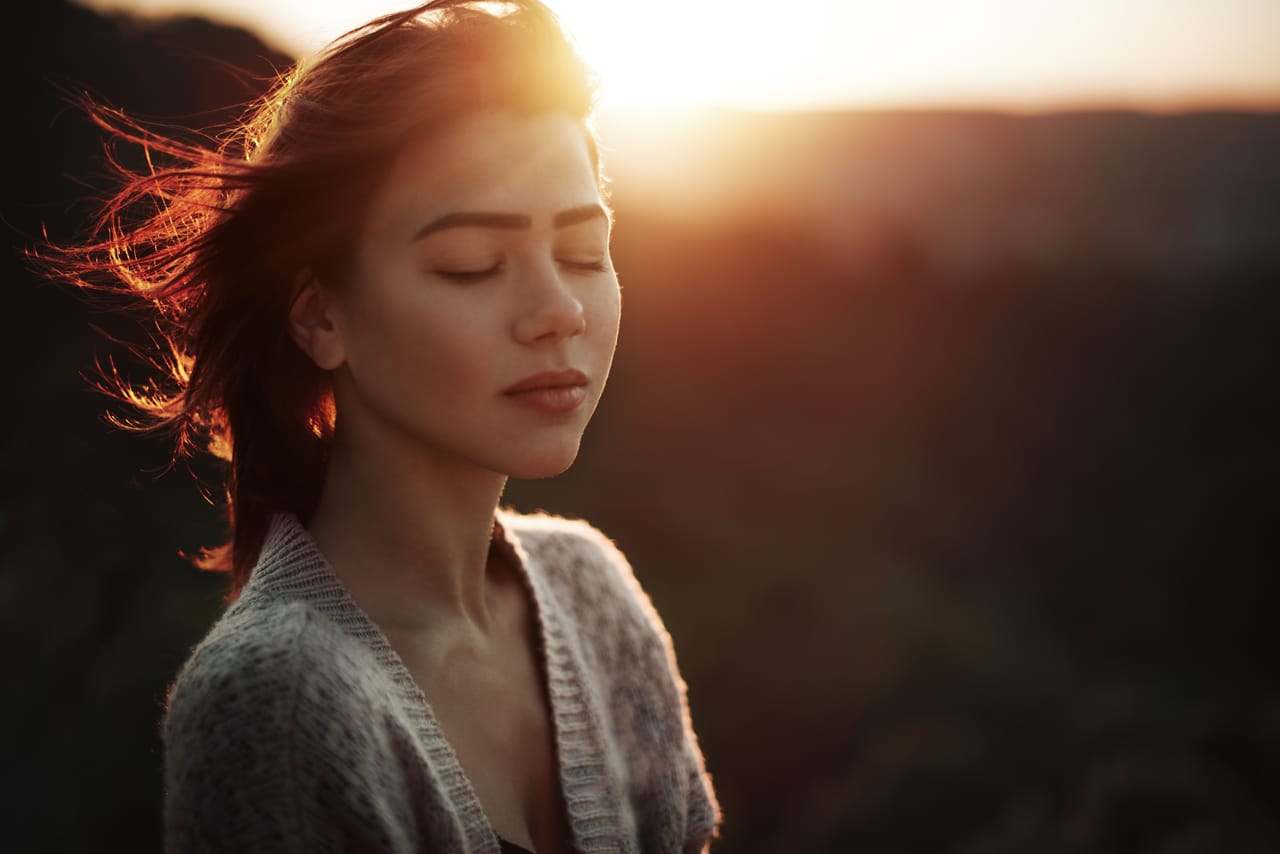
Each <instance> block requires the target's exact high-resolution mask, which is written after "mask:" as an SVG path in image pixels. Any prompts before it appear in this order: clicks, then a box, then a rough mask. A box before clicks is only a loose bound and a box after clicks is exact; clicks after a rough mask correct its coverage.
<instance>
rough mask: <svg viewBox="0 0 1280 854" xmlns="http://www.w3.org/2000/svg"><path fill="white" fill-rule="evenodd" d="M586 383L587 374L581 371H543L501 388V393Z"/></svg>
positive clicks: (567, 386)
mask: <svg viewBox="0 0 1280 854" xmlns="http://www.w3.org/2000/svg"><path fill="white" fill-rule="evenodd" d="M586 384H587V375H586V374H584V373H583V372H582V371H574V370H568V371H543V372H542V373H540V374H534V375H533V376H531V377H525V378H524V379H522V380H520V382H518V383H515V384H514V385H510V386H508V387H506V388H504V389H503V390H502V393H503V394H521V393H523V392H528V391H538V390H540V389H550V388H571V387H573V386H584V385H586Z"/></svg>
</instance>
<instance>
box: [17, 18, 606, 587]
mask: <svg viewBox="0 0 1280 854" xmlns="http://www.w3.org/2000/svg"><path fill="white" fill-rule="evenodd" d="M594 97H595V85H594V79H593V78H592V76H591V75H590V73H589V72H588V70H587V69H586V67H585V66H584V65H583V64H582V62H581V60H580V59H579V57H578V55H577V53H576V52H575V50H574V49H573V46H572V44H571V43H570V41H569V40H568V39H567V37H566V36H565V34H564V31H563V30H562V29H561V27H560V25H559V23H558V22H557V20H556V19H555V17H554V15H553V14H552V13H551V12H550V11H549V10H548V9H547V8H546V7H544V6H543V5H542V4H541V3H539V2H537V0H506V2H502V3H498V4H495V3H492V2H477V0H433V1H432V2H429V3H425V4H423V5H421V6H418V7H416V8H414V9H409V10H406V11H404V12H400V13H396V14H392V15H387V16H385V17H382V18H379V19H377V20H375V21H372V22H370V23H369V24H366V25H365V26H363V27H360V28H358V29H356V30H353V31H352V32H350V33H348V34H347V35H345V36H343V37H342V38H340V39H339V40H338V41H336V42H334V44H333V45H331V46H330V47H329V48H328V49H326V50H325V51H324V52H323V53H321V54H320V55H319V57H318V58H317V59H316V60H315V61H314V62H311V63H299V65H298V66H296V67H295V68H294V69H293V70H292V71H290V72H289V73H287V74H285V75H283V76H282V77H281V78H280V79H279V80H278V81H277V82H276V84H275V86H274V88H273V89H272V90H271V91H270V92H269V93H268V94H267V95H266V96H265V97H264V98H263V99H262V100H261V101H260V102H258V103H257V104H255V105H254V107H253V108H252V109H251V110H250V112H249V113H248V117H247V119H246V120H245V121H243V122H242V123H240V124H239V125H237V126H236V127H235V128H234V129H233V130H231V131H229V132H227V133H225V134H224V135H223V136H222V141H221V143H220V144H216V145H210V146H204V145H199V144H190V143H185V142H180V141H178V140H175V139H173V138H170V137H168V136H166V135H163V134H159V133H156V132H153V131H150V130H147V129H145V128H143V127H142V126H140V125H138V124H137V123H135V122H132V121H130V120H128V119H127V118H125V117H124V116H123V115H122V114H120V113H118V112H115V111H112V110H108V109H105V108H103V107H100V106H96V105H93V104H88V105H87V106H88V108H89V113H90V115H91V117H92V118H93V119H94V120H95V121H96V122H97V123H98V124H99V125H100V126H101V127H102V128H104V129H105V130H107V131H109V132H110V133H111V134H113V135H114V136H115V137H117V138H120V139H123V140H125V141H127V142H130V143H133V144H136V145H138V146H141V147H142V149H143V150H144V151H145V152H146V153H147V163H148V165H149V167H150V168H149V169H148V170H147V171H145V172H144V173H141V174H139V173H136V172H132V171H130V170H127V169H125V168H124V167H121V166H119V165H118V161H115V160H112V164H113V165H115V166H116V169H117V171H118V172H119V173H120V174H121V176H122V177H123V179H124V186H123V188H122V189H121V190H120V191H119V192H118V193H117V194H116V195H115V196H114V197H113V198H111V199H110V200H109V201H108V203H107V204H106V205H105V207H104V211H103V214H102V216H101V218H100V220H99V221H98V223H97V227H96V230H95V232H94V235H95V236H94V238H93V239H91V240H90V241H88V242H85V243H83V244H80V245H76V246H69V247H68V246H54V247H46V248H45V249H44V250H42V251H41V252H40V253H39V255H38V257H37V258H36V262H37V264H39V265H42V266H43V267H44V269H45V271H46V272H47V273H49V274H50V275H52V276H55V277H57V278H60V279H63V280H66V281H69V282H71V283H73V284H75V285H77V286H79V287H81V288H85V289H89V290H92V291H103V290H105V291H110V292H114V293H120V294H124V295H125V296H126V297H128V298H130V299H131V300H132V301H133V302H136V303H138V304H139V305H141V306H142V307H143V308H144V309H145V310H146V311H147V313H148V314H149V315H151V316H152V317H153V318H154V320H155V322H156V324H157V327H158V329H159V336H158V337H157V339H156V341H155V342H154V343H155V346H154V347H153V348H152V349H151V350H150V351H149V352H145V353H144V355H145V356H147V358H148V360H149V361H150V362H151V364H152V365H154V366H155V367H156V368H157V369H159V372H160V378H158V379H156V380H153V381H151V382H148V383H147V384H145V385H139V384H136V383H132V382H129V381H127V380H125V379H123V378H122V377H121V376H120V375H119V374H117V373H116V372H115V371H114V370H108V371H106V372H104V373H103V379H104V381H105V383H106V386H107V387H108V388H109V390H111V391H112V392H113V393H114V394H115V395H116V396H117V397H118V398H119V399H121V400H123V401H124V402H125V403H127V404H128V405H129V406H130V407H131V408H132V409H133V411H134V412H135V415H134V416H132V417H129V418H126V419H120V423H123V424H125V425H126V426H129V427H132V428H134V429H140V430H148V431H164V432H166V433H168V434H170V435H171V436H172V437H173V439H174V442H175V453H176V455H178V456H188V455H191V454H193V453H197V452H200V451H204V450H208V451H211V452H212V453H213V454H214V455H216V456H217V457H219V458H220V459H222V460H225V461H226V462H227V463H229V471H228V477H227V484H226V495H227V513H228V518H229V522H230V525H231V542H230V543H228V544H227V545H226V546H223V547H221V548H219V549H214V550H210V551H206V552H205V553H204V554H203V556H202V558H201V560H200V563H201V564H202V565H204V566H206V567H207V568H215V569H229V570H231V595H232V596H234V595H236V594H237V593H238V592H239V590H240V588H241V587H242V586H243V585H244V583H245V581H247V580H248V576H249V573H250V571H251V569H252V567H253V564H254V562H255V561H256V560H257V555H258V552H259V550H260V549H261V547H262V542H263V539H264V537H265V535H266V531H267V527H268V525H269V523H270V520H271V516H272V515H273V514H274V513H277V512H281V511H285V512H292V513H295V514H297V515H298V516H300V517H301V518H303V519H304V520H305V519H307V518H309V517H310V515H311V513H312V512H313V510H314V508H315V504H316V501H317V499H318V496H319V490H320V485H321V482H322V479H323V477H324V470H325V464H326V460H327V455H328V448H329V443H330V439H331V436H332V432H333V426H334V412H333V402H332V392H331V388H330V383H329V377H328V375H327V373H325V372H323V371H321V370H319V369H318V368H317V367H316V366H315V365H314V364H313V363H312V362H311V360H310V359H309V358H307V357H306V356H305V355H304V354H303V353H302V352H301V351H300V350H299V349H298V348H297V347H296V345H295V344H294V343H293V341H292V339H291V338H290V336H289V334H288V332H287V327H286V318H287V313H288V306H289V300H290V298H291V296H292V292H293V288H294V285H295V282H296V281H297V280H298V279H299V276H301V275H302V274H303V273H304V272H307V273H310V274H313V275H315V276H317V277H318V278H319V279H320V280H321V281H328V282H332V283H334V284H338V283H341V282H342V281H343V279H344V276H345V273H346V268H347V265H348V263H349V260H350V257H351V254H352V251H353V247H354V241H355V239H356V236H357V230H358V228H359V227H360V225H361V220H362V212H363V211H364V209H365V207H366V204H367V202H368V199H369V197H370V195H371V192H372V190H373V188H376V187H377V186H378V184H379V182H380V179H381V177H382V176H383V174H384V172H385V170H386V168H387V167H388V165H389V163H390V161H391V160H392V158H393V156H394V155H395V153H396V152H397V151H398V150H399V149H400V148H402V147H403V146H404V145H405V144H406V143H407V142H408V141H410V140H417V139H422V138H423V137H424V135H429V134H431V133H432V132H433V131H435V130H438V129H439V128H441V127H444V126H447V125H449V124H450V123H451V122H456V121H457V120H458V119H459V118H461V117H463V116H466V115H468V114H470V113H473V112H475V111H477V110H482V109H486V108H495V107H497V108H507V109H517V110H521V111H529V112H537V111H544V110H557V111H565V112H567V113H569V114H570V115H572V116H574V117H576V118H578V119H579V120H580V121H581V122H582V124H583V128H584V131H585V132H586V133H587V138H588V141H589V145H590V149H591V154H592V157H593V159H595V158H596V157H597V155H596V151H597V147H596V143H595V139H594V136H593V135H592V133H591V130H590V124H589V120H590V115H591V111H592V108H593V104H594ZM596 168H597V171H598V170H599V165H598V160H597V163H596Z"/></svg>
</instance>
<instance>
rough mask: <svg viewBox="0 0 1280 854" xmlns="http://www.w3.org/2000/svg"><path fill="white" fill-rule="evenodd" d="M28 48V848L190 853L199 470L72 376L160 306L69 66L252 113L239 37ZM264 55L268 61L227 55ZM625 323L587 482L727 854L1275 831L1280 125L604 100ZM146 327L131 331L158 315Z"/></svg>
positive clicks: (247, 63)
mask: <svg viewBox="0 0 1280 854" xmlns="http://www.w3.org/2000/svg"><path fill="white" fill-rule="evenodd" d="M20 8H21V9H22V10H23V14H25V15H26V17H25V18H23V19H22V20H21V22H20V23H21V24H22V25H21V26H12V27H9V28H8V29H6V30H5V31H4V35H3V36H2V37H0V38H3V39H4V47H5V50H4V53H3V56H4V59H3V62H4V63H5V66H6V67H5V73H4V74H3V75H2V78H3V79H4V81H5V85H6V87H7V92H6V94H7V95H8V99H7V102H8V103H9V104H11V105H13V106H12V111H13V115H14V116H15V117H17V120H16V121H13V122H11V123H10V131H9V133H8V134H7V135H6V138H5V143H4V144H5V145H6V146H7V149H6V155H7V156H6V158H5V163H6V164H7V168H6V169H5V170H4V192H3V196H2V197H0V198H2V199H3V209H2V210H0V214H3V218H4V219H3V221H4V224H5V226H6V230H5V233H6V235H7V238H8V241H9V245H10V251H9V252H6V253H5V257H4V260H3V261H2V262H0V263H3V264H4V265H5V266H4V268H3V270H4V273H5V283H6V287H4V288H3V290H0V295H2V296H0V300H3V303H2V305H3V308H4V310H5V315H6V316H7V317H9V318H11V319H16V320H17V321H18V322H15V323H11V327H12V328H11V329H10V330H9V332H8V334H7V335H6V336H4V338H3V339H2V340H3V344H2V346H3V347H4V348H5V350H4V355H5V359H4V365H5V370H4V374H3V376H4V383H5V387H4V399H6V400H8V401H10V404H9V405H10V407H11V409H10V411H11V415H10V417H8V418H6V419H3V420H2V421H0V638H2V639H3V644H2V645H0V649H3V653H4V661H5V665H6V669H5V672H6V674H7V675H8V676H9V678H10V680H11V684H12V685H13V686H14V687H13V689H12V690H11V694H10V696H11V698H12V699H11V701H10V702H9V703H7V704H6V705H5V709H4V712H3V714H4V715H5V719H4V723H5V724H6V725H7V729H8V731H9V732H10V733H11V734H13V737H11V738H10V739H7V740H6V741H5V743H4V745H3V747H0V768H2V769H3V772H0V773H2V775H0V795H3V797H4V798H5V802H6V803H7V804H9V805H10V809H11V811H12V812H13V814H14V815H16V816H19V817H20V819H19V821H17V822H10V825H9V827H8V828H7V829H6V831H5V833H6V835H13V839H12V840H6V841H7V842H9V844H6V845H4V846H3V847H4V848H5V850H22V851H26V850H32V851H46V850H47V851H62V850H80V849H84V848H88V847H91V846H92V845H94V844H95V843H96V842H97V841H98V840H100V839H103V838H107V837H108V836H109V837H111V838H114V839H117V840H130V841H136V845H137V847H139V848H154V847H156V846H157V844H158V834H159V824H158V818H159V806H160V797H161V791H160V780H159V767H160V752H159V739H158V736H157V734H156V731H155V726H156V723H157V721H158V719H159V714H160V708H161V702H162V699H163V696H164V689H165V686H166V684H167V682H168V680H169V679H170V678H171V677H172V675H173V674H174V672H175V671H176V669H177V667H178V665H179V663H180V662H181V661H182V659H183V658H184V656H185V654H186V651H187V649H188V648H189V647H190V645H191V644H193V643H194V642H195V641H196V640H197V639H198V638H199V637H200V635H201V634H202V633H203V631H204V630H205V629H206V628H207V627H208V625H209V624H210V623H211V622H212V620H213V619H214V617H215V616H216V613H217V610H218V607H219V597H220V595H221V592H222V587H221V583H220V580H219V579H217V578H213V577H210V576H206V575H201V574H200V573H198V572H196V571H195V570H193V569H190V568H189V567H188V566H187V565H186V564H184V563H183V562H182V561H181V559H180V558H178V557H177V553H178V551H179V550H191V549H194V548H196V547H198V546H200V545H203V544H206V543H208V542H210V541H212V540H214V539H215V538H216V537H217V534H218V526H217V515H216V512H215V511H214V510H213V508H211V507H209V506H208V505H207V504H205V503H204V502H203V500H202V499H201V497H200V495H199V491H198V489H197V488H196V487H195V486H194V485H193V484H192V483H191V482H190V479H189V478H188V477H187V476H186V473H185V472H183V471H181V470H179V471H175V472H173V473H170V474H168V475H166V476H163V477H157V476H155V474H154V472H155V471H156V470H158V469H159V468H162V467H163V465H164V463H165V461H166V460H167V454H166V449H165V448H164V447H163V446H161V445H159V444H155V443H149V442H146V441H144V440H141V439H139V438H137V437H131V436H123V435H121V434H119V433H116V432H113V431H110V430H109V429H108V428H106V427H105V426H104V425H103V424H102V423H101V421H100V420H99V414H100V412H101V411H102V409H103V408H104V405H105V401H104V400H103V399H102V398H101V397H99V396H97V395H95V394H94V393H93V392H92V391H91V390H90V389H89V388H88V385H87V384H86V383H85V382H84V380H83V379H82V378H81V376H80V373H81V372H86V371H90V370H91V369H92V361H93V358H94V355H95V354H98V355H105V354H107V353H110V352H113V351H112V348H111V347H110V346H109V344H108V343H107V342H106V341H105V340H104V339H102V338H101V337H100V336H97V335H95V333H93V331H92V330H91V329H90V326H89V325H90V324H91V323H94V324H105V325H107V326H108V327H109V329H110V331H112V332H113V333H119V334H129V332H130V330H129V329H128V327H127V326H125V325H122V324H121V323H120V322H119V321H118V320H117V319H113V318H111V317H110V316H109V315H107V314H104V313H103V312H101V311H96V310H94V309H92V308H91V307H88V306H86V305H84V304H82V303H81V302H79V301H78V300H77V299H76V298H74V297H73V296H71V295H68V294H66V293H64V292H62V291H60V290H58V289H56V288H53V287H47V286H46V287H41V286H38V285H37V284H36V283H35V282H34V281H33V279H32V278H31V276H30V274H29V273H28V272H27V271H26V270H25V269H24V266H23V262H22V259H21V257H20V255H19V252H20V250H21V249H22V248H24V247H27V246H30V245H31V244H32V243H33V242H34V241H35V240H36V239H37V238H38V237H39V234H40V229H41V225H42V224H44V225H47V227H48V230H49V233H50V234H51V235H52V236H53V237H55V238H63V239H66V238H69V237H71V236H73V235H75V234H76V233H78V232H80V231H81V230H82V229H83V228H84V226H85V223H86V222H87V221H88V218H89V217H90V216H91V215H92V212H93V209H94V208H93V204H92V201H91V200H89V199H88V197H90V196H92V195H94V194H100V193H101V192H102V190H103V189H105V187H104V185H103V184H102V183H101V179H100V176H101V175H102V174H103V173H104V171H105V170H104V169H103V167H102V160H101V142H100V140H98V139H97V138H96V136H95V135H94V134H93V133H91V132H90V130H89V128H88V127H87V126H86V123H85V122H84V121H83V119H82V118H81V117H80V116H78V115H77V114H76V112H75V111H74V110H73V109H71V108H69V107H67V106H66V104H65V101H64V100H62V99H61V98H60V96H59V94H58V91H57V90H58V87H63V88H71V89H73V90H75V89H78V88H81V87H88V88H89V89H90V90H91V91H93V92H94V93H96V94H97V95H98V96H99V97H100V98H102V99H103V100H105V101H107V102H109V103H112V104H115V105H118V106H121V107H124V108H126V109H127V110H129V111H130V112H131V113H133V114H135V115H139V116H141V117H143V118H150V119H153V120H160V121H165V122H169V123H174V124H175V125H186V126H190V127H203V126H207V125H209V124H211V123H216V122H218V121H222V120H226V119H229V118H230V117H232V116H234V115H235V114H236V112H237V111H236V110H235V109H234V108H230V107H231V105H234V104H236V103H238V102H241V101H243V100H245V99H246V98H248V97H251V95H252V94H253V92H254V91H256V90H257V88H258V87H260V85H261V81H262V79H263V78H264V77H266V76H267V75H269V74H270V73H271V70H272V68H279V67H283V66H284V65H285V64H286V63H287V58H285V57H282V56H279V55H275V54H272V53H271V52H270V51H269V50H267V49H266V48H264V47H262V46H261V45H260V44H258V43H257V42H256V41H255V40H254V39H253V38H252V37H251V36H250V35H249V34H247V33H243V32H238V31H231V30H226V29H223V28H215V27H212V26H210V25H207V24H205V23H202V22H198V21H191V20H180V21H171V22H165V23H162V24H142V23H138V22H131V21H128V20H124V19H105V18H101V17H98V16H96V15H94V14H92V13H89V12H87V11H84V10H80V9H78V8H76V7H72V6H68V5H65V4H64V3H58V2H54V3H40V4H37V3H30V4H28V5H27V6H25V7H20ZM237 68H239V69H245V71H237V70H235V69H237ZM603 132H604V136H605V143H606V147H607V151H606V157H607V158H608V161H607V162H608V165H609V168H610V171H611V173H612V174H613V176H614V179H615V184H614V191H613V192H614V202H615V204H616V207H617V212H618V217H617V222H618V227H617V232H616V238H615V245H614V254H615V261H616V264H617V267H618V269H619V270H620V271H621V278H622V282H623V286H624V302H625V305H626V311H625V312H624V321H623V335H622V341H621V343H620V350H619V355H618V361H617V365H616V368H615V373H614V375H613V379H612V381H611V383H610V389H609V394H607V395H606V396H605V400H604V402H603V404H602V405H601V408H600V411H599V413H598V415H597V420H596V421H595V423H594V424H593V425H592V428H591V430H590V431H589V433H588V436H587V440H586V442H585V444H584V449H583V454H582V456H581V458H580V461H579V463H578V464H577V465H576V466H575V467H574V469H573V470H572V471H571V472H569V473H568V474H566V475H565V476H563V477H561V478H558V479H555V480H553V481H546V482H537V483H513V484H512V485H511V487H510V489H509V493H508V498H509V500H510V501H511V503H513V504H514V505H516V506H517V507H519V508H521V509H533V508H537V507H541V508H546V509H549V510H553V511H556V512H560V513H564V514H569V515H581V516H585V517H587V518H589V519H591V520H592V521H593V522H595V523H596V524H597V525H599V526H600V527H601V528H603V529H604V530H605V531H607V532H608V533H609V534H610V535H611V536H613V537H615V538H616V539H617V540H618V542H619V544H620V545H621V546H622V547H623V549H624V550H625V551H626V552H627V553H628V555H629V557H630V558H631V560H632V562H633V564H634V565H635V566H636V569H637V573H638V575H639V576H640V578H641V580H642V582H643V583H644V584H645V586H646V587H647V588H648V589H649V591H650V593H651V594H652V596H653V598H654V600H655V602H656V604H657V605H658V607H659V610H660V611H661V612H662V613H663V615H664V617H665V618H666V620H667V623H668V626H669V628H670V629H671V632H672V634H673V636H674V638H675V641H676V648H677V650H678V651H679V653H680V661H681V666H682V669H683V671H684V675H685V678H686V680H687V681H688V683H689V690H690V699H691V705H692V709H693V713H694V717H695V722H696V724H697V726H698V730H699V733H700V736H701V739H702V743H703V747H704V750H705V752H706V754H707V759H708V763H709V765H710V767H711V770H712V773H713V775H714V776H715V779H716V782H717V787H718V790H719V793H720V795H721V799H722V802H723V805H724V808H725V813H726V819H727V822H726V827H725V834H724V839H723V841H722V844H721V845H720V846H718V847H717V849H716V850H718V851H721V850H722V851H724V852H747V851H753V852H757V851H758V852H774V851H779V852H781V851H786V852H844V851H852V850H869V851H877V852H895V851H898V852H924V851H930V852H932V851H957V852H969V853H970V854H979V852H989V854H996V852H1025V851H1037V852H1084V851H1089V852H1095V851H1099V852H1112V851H1114V852H1130V851H1150V852H1170V854H1172V853H1173V852H1198V851H1228V850H1229V851H1244V852H1250V851H1259V852H1262V851H1272V850H1277V849H1280V823H1278V821H1277V818H1276V815H1275V811H1274V805H1275V804H1276V803H1280V678H1278V677H1280V672H1278V670H1280V668H1278V667H1277V663H1276V657H1275V655H1274V653H1273V652H1270V651H1269V650H1271V648H1272V647H1274V645H1275V642H1274V640H1272V641H1268V640H1267V638H1268V637H1271V636H1272V634H1273V632H1272V630H1271V626H1272V622H1273V613H1272V612H1273V609H1274V607H1275V606H1274V603H1275V602H1276V601H1277V597H1276V594H1277V592H1280V591H1278V589H1277V588H1278V587H1280V585H1278V584H1277V581H1276V579H1275V575H1274V573H1275V567H1276V566H1277V560H1276V547H1275V544H1274V542H1275V540H1274V531H1275V530H1276V522H1277V519H1276V515H1277V510H1276V508H1277V507H1280V501H1278V499H1280V495H1278V494H1277V493H1278V492H1280V489H1278V488H1277V484H1278V482H1280V447H1278V446H1277V441H1276V437H1277V435H1278V433H1277V428H1278V427H1280V405H1278V404H1280V389H1278V388H1277V384H1276V382H1275V380H1274V377H1273V374H1274V370H1275V366H1276V364H1277V358H1276V357H1277V355H1280V353H1278V352H1277V351H1278V350H1280V347H1278V345H1277V343H1276V335H1275V334H1274V329H1273V328H1274V326H1275V324H1276V321H1277V319H1278V318H1280V311H1278V309H1280V240H1278V239H1277V238H1276V235H1277V234H1280V158H1278V157H1277V155H1276V152H1277V151H1280V116H1275V115H1246V114H1222V115H1211V114H1196V115H1182V116H1145V115H1136V114H1072V115H1046V116H1034V117H1012V116H1005V115H997V114H973V113H967V114H941V113H850V114H826V115H807V116H764V115H745V114H714V113H713V114H701V115H687V114H686V115H682V116H681V115H676V116H671V115H668V116H631V117H606V121H605V122H604V126H603ZM135 335H136V333H135Z"/></svg>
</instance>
